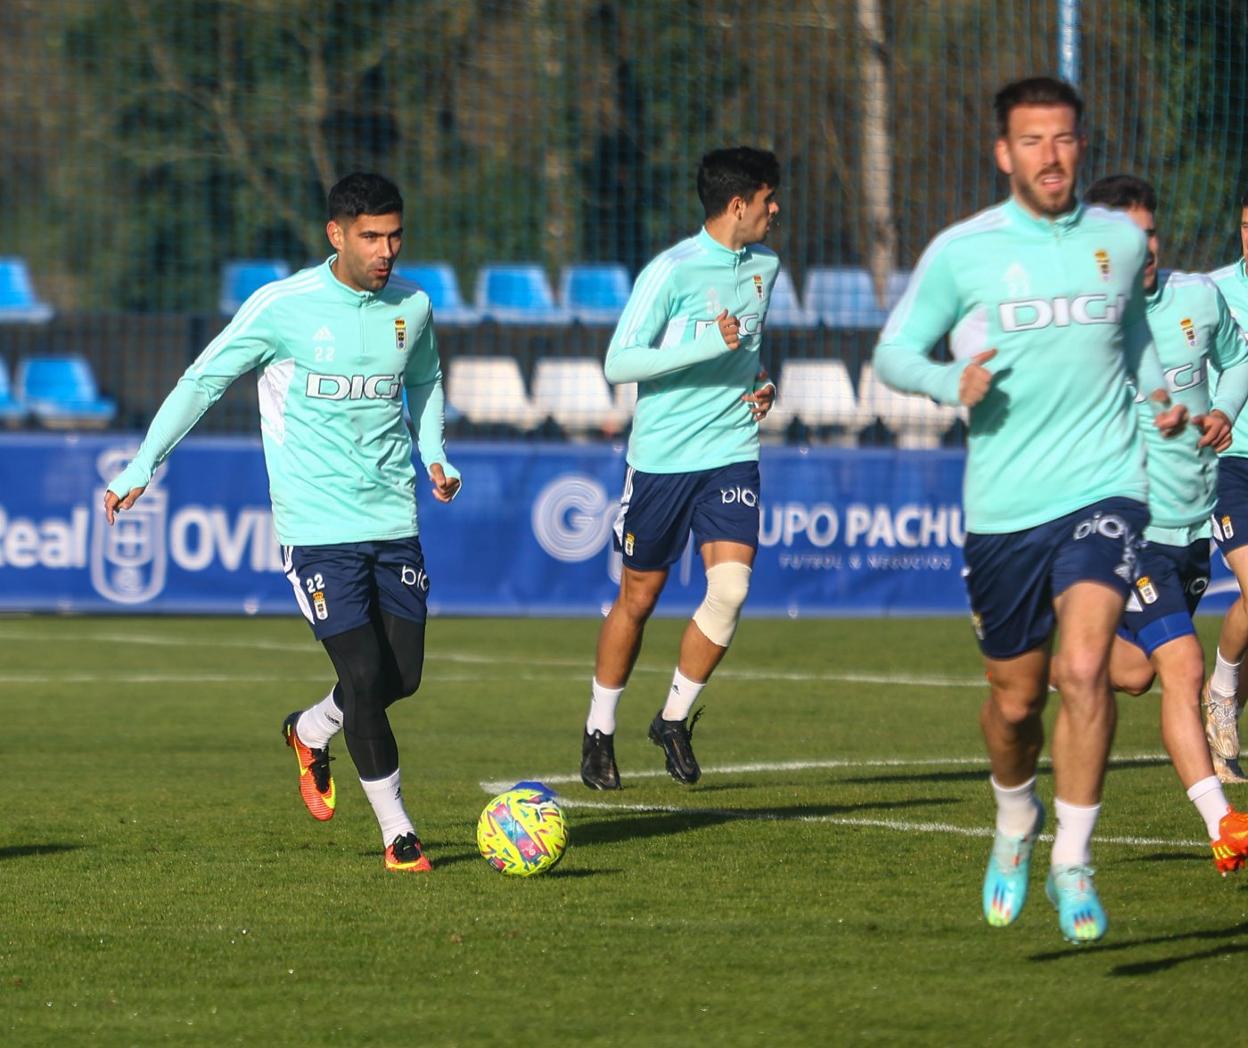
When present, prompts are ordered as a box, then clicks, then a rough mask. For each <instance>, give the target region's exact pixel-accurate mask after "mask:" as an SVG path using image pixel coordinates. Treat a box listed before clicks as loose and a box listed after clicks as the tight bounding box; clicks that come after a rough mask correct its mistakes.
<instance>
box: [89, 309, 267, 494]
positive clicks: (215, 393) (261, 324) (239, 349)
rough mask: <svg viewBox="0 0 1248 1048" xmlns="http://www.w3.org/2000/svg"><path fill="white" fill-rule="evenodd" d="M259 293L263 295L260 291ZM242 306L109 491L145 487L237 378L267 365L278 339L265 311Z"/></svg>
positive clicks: (170, 397) (172, 396) (175, 390)
mask: <svg viewBox="0 0 1248 1048" xmlns="http://www.w3.org/2000/svg"><path fill="white" fill-rule="evenodd" d="M258 293H259V292H258ZM251 304H252V300H251V299H249V300H248V301H247V302H244V303H243V305H242V308H240V309H239V311H238V313H237V314H235V316H234V319H233V320H231V321H230V323H229V324H227V325H226V327H225V330H223V331H222V332H221V334H219V335H218V336H217V337H216V338H214V339H213V340H212V341H211V342H210V343H208V345H207V347H205V349H204V351H203V352H202V353H200V355H199V356H198V357H197V358H196V360H195V362H194V363H193V364H192V365H191V366H190V367H189V368H187V369H186V371H185V372H184V373H183V375H182V377H181V378H180V379H178V383H177V385H176V386H174V387H173V390H172V391H171V392H170V393H169V395H168V396H167V397H166V398H165V400H164V403H162V404H161V405H160V408H159V409H158V410H157V412H156V414H155V416H153V418H152V422H151V425H150V426H148V428H147V435H146V436H145V437H144V438H143V443H142V444H141V445H140V446H139V450H138V452H137V453H136V454H135V456H134V459H133V460H132V461H131V462H130V464H129V465H128V466H127V467H126V468H125V469H124V470H122V471H121V473H119V474H118V475H117V477H116V478H115V479H114V480H113V482H112V483H111V484H109V486H108V490H109V491H111V492H112V493H113V494H114V495H118V496H120V497H122V498H124V497H125V496H126V495H128V494H129V493H130V491H131V490H132V489H134V488H145V487H147V485H148V484H149V483H151V480H152V474H153V473H155V472H156V467H157V466H159V465H160V464H161V463H162V462H164V460H165V459H166V458H168V457H169V454H170V453H171V452H172V451H173V449H174V448H175V447H177V446H178V443H179V442H180V441H181V440H182V438H183V437H185V436H186V435H187V434H188V433H189V432H190V431H191V430H192V429H194V427H195V424H196V423H197V422H198V421H199V420H200V419H201V418H202V417H203V415H204V412H206V411H207V410H208V409H209V408H210V407H212V405H213V404H215V403H216V402H217V401H218V400H220V399H221V397H222V395H223V394H224V393H225V391H226V390H227V389H228V388H229V387H230V383H232V382H233V381H234V380H235V379H236V378H238V377H239V375H242V374H244V373H246V372H247V371H250V370H252V369H254V368H257V367H260V366H261V365H263V364H267V363H268V362H269V361H271V360H272V359H273V358H274V356H275V344H276V340H275V339H274V337H273V335H272V330H271V325H270V323H269V318H268V316H267V315H266V313H265V312H264V311H263V309H260V310H257V309H249V308H248V307H249V306H250V305H251Z"/></svg>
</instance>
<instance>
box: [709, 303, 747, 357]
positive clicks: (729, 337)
mask: <svg viewBox="0 0 1248 1048" xmlns="http://www.w3.org/2000/svg"><path fill="white" fill-rule="evenodd" d="M715 322H716V323H717V324H718V325H719V334H720V337H721V338H723V340H724V345H725V346H727V347H728V348H729V349H736V348H737V347H738V346H739V345H741V322H740V321H739V320H738V319H737V318H736V317H734V316H730V315H729V313H728V310H726V309H725V310H724V311H723V312H722V313H720V315H719V316H717V317H716V318H715Z"/></svg>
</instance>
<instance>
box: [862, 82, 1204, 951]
mask: <svg viewBox="0 0 1248 1048" xmlns="http://www.w3.org/2000/svg"><path fill="white" fill-rule="evenodd" d="M995 109H996V116H997V122H998V138H997V140H996V143H995V146H994V155H995V158H996V162H997V166H998V167H999V168H1000V169H1001V171H1002V172H1003V173H1004V174H1006V175H1007V176H1008V178H1009V185H1010V197H1009V199H1008V200H1007V201H1005V202H1004V203H1002V204H999V205H997V206H995V207H992V208H989V209H987V210H986V211H983V212H981V213H979V214H978V215H975V216H974V217H972V218H969V219H967V220H965V221H963V222H960V223H958V224H956V225H953V226H951V227H949V228H948V229H946V230H945V231H944V232H942V233H941V234H940V235H939V236H937V237H936V239H935V240H933V241H932V243H931V244H929V245H928V247H927V249H926V250H925V251H924V253H923V256H922V257H921V258H920V260H919V263H918V265H917V267H916V269H915V271H914V276H913V278H912V279H911V281H910V284H909V286H908V287H907V289H906V292H905V294H904V295H903V296H902V298H901V300H900V301H899V302H898V304H897V306H896V308H895V309H894V310H893V312H892V315H891V316H890V317H889V320H888V323H887V325H886V326H885V328H884V330H883V332H882V333H881V336H880V341H879V344H878V345H877V347H876V351H875V364H876V370H877V374H879V376H880V377H881V378H882V379H883V380H884V381H885V382H887V383H888V384H889V385H891V386H892V387H894V388H895V389H898V390H901V391H903V392H910V393H925V394H927V395H928V396H930V397H933V398H934V399H936V400H937V401H939V402H941V403H943V404H949V405H956V404H963V405H965V406H967V407H968V408H969V409H970V429H969V440H968V444H969V446H968V451H967V463H966V477H965V491H964V503H965V513H966V519H967V530H968V534H967V538H966V545H965V550H964V553H965V558H966V571H965V577H966V583H967V589H968V591H969V596H970V604H971V610H972V615H971V619H972V623H973V625H974V628H975V633H976V635H977V637H978V639H979V645H980V649H981V651H982V653H983V656H984V665H985V669H986V675H987V678H988V683H989V689H990V690H989V696H988V699H987V700H986V702H985V703H984V706H983V709H982V712H981V715H980V725H981V728H982V730H983V733H984V740H985V743H986V745H987V749H988V754H989V759H990V764H991V769H992V779H991V782H992V788H993V792H994V794H995V795H996V801H997V820H996V837H995V840H994V842H993V847H992V853H991V855H990V857H989V861H988V869H987V872H986V875H985V878H984V885H983V907H984V916H985V918H986V919H987V921H988V923H989V924H990V925H993V926H998V927H1000V926H1004V925H1008V924H1010V923H1011V922H1013V921H1014V920H1015V919H1016V918H1017V917H1018V914H1019V911H1020V909H1021V908H1022V905H1023V902H1024V901H1025V898H1026V893H1027V876H1028V871H1029V867H1030V859H1031V852H1032V848H1033V846H1034V844H1035V841H1036V838H1037V836H1038V835H1039V833H1040V829H1041V827H1042V825H1043V823H1044V814H1045V813H1044V808H1043V806H1042V805H1041V803H1040V801H1039V799H1038V798H1037V797H1036V793H1035V781H1036V764H1037V760H1038V758H1039V755H1040V749H1041V746H1042V745H1043V742H1044V725H1043V722H1042V720H1041V713H1042V711H1043V709H1044V705H1045V700H1046V698H1047V693H1048V679H1049V658H1050V652H1051V646H1052V640H1053V633H1054V627H1055V626H1056V628H1057V632H1058V634H1059V635H1060V637H1061V660H1062V668H1063V676H1062V704H1061V709H1060V710H1059V712H1058V715H1057V721H1056V726H1055V728H1054V736H1053V745H1052V758H1053V777H1054V788H1055V793H1056V799H1055V802H1054V803H1055V806H1056V809H1057V834H1056V838H1055V840H1054V842H1053V853H1052V865H1051V869H1050V871H1049V877H1048V881H1047V884H1046V892H1047V894H1048V896H1049V899H1050V901H1051V902H1052V903H1053V904H1054V906H1055V907H1056V908H1057V910H1058V921H1059V926H1060V928H1061V931H1062V934H1063V935H1064V936H1065V937H1066V938H1067V939H1069V940H1071V941H1074V942H1084V941H1088V940H1093V939H1099V938H1100V937H1101V936H1102V935H1104V933H1105V929H1106V924H1107V921H1106V917H1105V912H1104V909H1103V908H1102V906H1101V903H1100V900H1099V899H1098V897H1097V893H1096V887H1095V884H1094V881H1093V872H1094V871H1093V869H1092V865H1091V853H1090V842H1091V837H1092V830H1093V827H1094V826H1095V824H1096V819H1097V815H1098V813H1099V811H1100V799H1101V787H1102V783H1103V779H1104V774H1105V767H1106V762H1107V759H1108V756H1109V748H1110V743H1111V741H1112V738H1113V731H1114V722H1115V713H1116V710H1115V706H1114V697H1113V692H1112V691H1111V690H1110V687H1109V679H1108V674H1107V669H1108V663H1109V650H1110V644H1111V642H1112V640H1113V637H1114V631H1115V630H1116V628H1117V626H1118V623H1119V620H1120V619H1121V618H1122V611H1123V605H1124V603H1125V601H1126V597H1127V594H1128V592H1129V591H1130V590H1131V587H1132V585H1133V584H1134V582H1135V578H1136V573H1137V571H1136V568H1137V560H1138V556H1139V543H1140V535H1141V533H1142V532H1143V530H1144V527H1145V525H1146V524H1147V523H1148V509H1147V506H1146V504H1145V500H1146V499H1147V496H1148V486H1147V479H1146V476H1145V467H1144V450H1143V444H1142V441H1141V438H1140V436H1139V432H1138V424H1137V420H1136V411H1135V408H1134V405H1133V403H1132V394H1131V393H1130V392H1129V390H1128V385H1127V382H1128V378H1130V377H1135V376H1136V375H1137V373H1138V379H1137V381H1138V386H1139V388H1140V389H1142V390H1145V391H1148V392H1149V394H1150V395H1151V396H1152V397H1154V398H1156V400H1155V403H1156V406H1157V408H1158V411H1159V414H1158V416H1157V419H1156V424H1157V425H1158V426H1160V427H1161V428H1162V430H1163V431H1164V432H1177V431H1178V430H1179V429H1180V428H1181V427H1182V425H1183V424H1184V422H1185V420H1186V411H1185V410H1184V409H1183V408H1182V407H1181V406H1175V407H1168V408H1166V409H1165V410H1161V409H1162V405H1163V404H1168V397H1167V395H1166V393H1165V390H1164V378H1163V376H1162V373H1161V368H1160V366H1159V364H1158V361H1157V354H1156V350H1155V349H1154V348H1153V345H1152V341H1151V338H1150V336H1149V332H1148V325H1147V323H1146V322H1145V316H1144V309H1145V301H1144V289H1143V285H1142V272H1143V269H1144V264H1145V260H1146V257H1147V251H1148V249H1147V246H1146V245H1145V242H1144V236H1143V234H1142V233H1141V232H1140V230H1139V228H1138V227H1137V226H1136V225H1135V224H1134V223H1133V222H1131V220H1130V219H1128V218H1127V217H1126V216H1125V215H1121V214H1118V213H1114V212H1108V211H1103V210H1100V209H1086V208H1084V207H1082V206H1080V204H1079V203H1078V201H1077V199H1076V197H1075V177H1076V174H1077V171H1078V168H1079V162H1080V159H1081V157H1082V154H1083V150H1084V146H1085V140H1084V135H1083V131H1082V129H1081V123H1080V122H1081V118H1082V113H1083V102H1082V100H1081V99H1080V98H1079V95H1078V94H1077V93H1076V92H1075V90H1074V89H1073V88H1072V87H1071V86H1070V85H1069V84H1067V83H1065V82H1063V81H1060V80H1054V79H1051V78H1048V77H1036V78H1031V79H1026V80H1020V81H1017V82H1015V83H1012V84H1009V85H1007V86H1006V87H1004V88H1003V89H1002V90H1001V91H1000V92H998V94H997V96H996V99H995ZM946 334H950V343H951V348H952V351H953V355H954V358H955V359H954V362H953V363H952V364H943V363H937V362H935V361H933V360H932V359H931V358H930V356H929V354H930V351H931V349H932V347H933V346H934V345H935V344H936V343H937V341H938V340H940V339H941V338H942V337H943V336H944V335H946Z"/></svg>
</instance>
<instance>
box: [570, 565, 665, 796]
mask: <svg viewBox="0 0 1248 1048" xmlns="http://www.w3.org/2000/svg"><path fill="white" fill-rule="evenodd" d="M666 582H667V570H666V569H663V570H661V571H638V570H637V569H636V568H630V567H628V566H627V565H626V566H624V568H623V570H622V572H621V575H620V592H619V593H618V594H617V595H616V598H615V603H614V604H612V605H611V610H610V611H609V612H608V613H607V617H606V619H604V620H603V623H602V629H601V630H599V632H598V652H597V656H596V658H595V660H594V680H593V683H592V693H591V696H590V702H589V715H588V717H587V718H586V720H585V734H584V736H583V738H582V740H581V781H582V782H583V783H585V785H586V786H588V787H589V788H590V789H594V790H618V789H619V788H620V773H619V770H618V769H617V768H616V765H615V707H616V705H617V704H618V703H619V701H620V695H621V694H622V693H623V691H624V686H625V685H626V684H627V683H628V678H629V676H630V675H631V674H632V672H633V666H634V665H635V664H636V662H637V655H638V653H639V652H640V651H641V639H642V636H643V634H644V633H645V629H646V621H647V620H648V619H649V618H650V615H651V613H652V612H653V611H654V606H655V605H656V604H657V603H658V601H659V594H661V593H662V592H663V586H664V584H665V583H666Z"/></svg>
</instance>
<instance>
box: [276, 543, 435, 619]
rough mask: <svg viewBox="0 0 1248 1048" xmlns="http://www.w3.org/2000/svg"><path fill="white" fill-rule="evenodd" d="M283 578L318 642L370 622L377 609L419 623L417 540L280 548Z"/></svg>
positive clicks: (425, 594)
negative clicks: (293, 592) (286, 579)
mask: <svg viewBox="0 0 1248 1048" xmlns="http://www.w3.org/2000/svg"><path fill="white" fill-rule="evenodd" d="M282 561H283V565H284V567H285V568H286V577H287V578H288V579H290V584H291V585H292V586H294V588H295V600H296V601H297V602H298V604H299V610H300V611H302V612H303V617H304V618H306V619H307V620H308V622H309V623H310V624H311V626H312V632H313V633H314V634H316V639H317V640H324V639H325V638H326V637H333V636H336V635H337V634H339V633H345V632H346V631H347V630H353V629H355V628H356V627H357V626H363V625H365V624H367V623H369V622H371V621H373V619H374V617H375V616H376V614H377V613H378V612H380V611H388V612H389V613H390V614H391V615H394V616H396V617H398V618H400V619H407V620H409V621H410V622H424V621H425V618H426V616H427V614H428V601H429V576H428V575H426V574H425V555H424V553H423V552H422V550H421V548H420V539H419V538H417V537H416V536H415V535H413V536H411V538H406V539H384V540H381V541H377V542H342V543H338V544H336V545H332V546H283V547H282Z"/></svg>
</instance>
